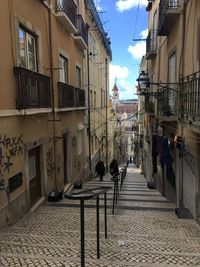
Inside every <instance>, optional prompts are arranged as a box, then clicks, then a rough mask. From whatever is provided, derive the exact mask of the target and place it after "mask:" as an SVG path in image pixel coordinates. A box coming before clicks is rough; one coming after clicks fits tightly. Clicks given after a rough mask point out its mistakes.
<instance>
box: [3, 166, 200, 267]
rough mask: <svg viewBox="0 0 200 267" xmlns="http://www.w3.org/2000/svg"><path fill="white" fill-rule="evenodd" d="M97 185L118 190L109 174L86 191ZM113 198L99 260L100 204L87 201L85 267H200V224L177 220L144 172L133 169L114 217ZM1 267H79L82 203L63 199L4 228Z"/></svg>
mask: <svg viewBox="0 0 200 267" xmlns="http://www.w3.org/2000/svg"><path fill="white" fill-rule="evenodd" d="M98 185H113V182H112V181H111V180H110V175H108V174H107V175H106V177H104V181H103V182H100V181H99V179H95V180H93V181H90V182H89V183H87V184H85V185H84V187H85V188H91V187H94V186H98ZM112 193H113V191H109V192H108V193H107V198H108V239H107V240H106V239H105V238H104V216H103V213H104V212H103V209H100V259H97V258H96V210H95V203H96V201H95V200H91V201H88V202H86V208H85V231H86V232H85V239H86V248H85V253H86V267H87V266H88V267H89V266H92V267H112V266H113V267H122V266H123V267H126V266H127V267H128V266H140V267H142V266H146V267H147V266H148V267H156V266H157V267H166V266H170V267H173V266H179V267H183V266H200V227H199V225H198V224H197V223H196V222H195V221H194V220H191V219H179V218H177V216H176V215H175V213H174V208H175V206H174V205H173V204H172V203H170V202H169V201H167V200H166V199H165V198H164V197H162V196H161V195H160V194H159V193H158V192H157V191H156V190H150V189H148V188H147V186H146V180H145V179H144V178H143V176H142V175H140V171H139V169H136V168H135V167H134V166H133V165H129V167H128V169H127V176H126V178H125V181H124V184H123V188H122V190H121V191H120V198H119V201H118V204H117V208H116V210H115V215H112ZM52 204H53V205H52ZM101 204H103V198H102V197H100V205H101ZM66 206H67V207H66ZM0 266H10V267H18V266H23V267H25V266H29V267H36V266H37V267H39V266H42V267H46V266H51V267H54V266H55V267H61V266H66V267H67V266H69V267H79V266H80V209H79V201H77V202H74V201H72V200H66V199H64V200H62V201H61V202H59V203H51V205H48V206H41V207H39V208H38V209H37V210H36V211H34V212H33V213H29V214H28V215H27V216H25V217H24V218H23V219H21V220H20V221H19V222H18V223H17V224H15V225H14V226H13V227H7V228H4V229H2V230H1V231H0Z"/></svg>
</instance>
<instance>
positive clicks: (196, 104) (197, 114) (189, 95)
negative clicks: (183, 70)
mask: <svg viewBox="0 0 200 267" xmlns="http://www.w3.org/2000/svg"><path fill="white" fill-rule="evenodd" d="M181 82H182V88H181V94H180V112H181V114H182V115H183V118H184V119H186V120H190V121H200V72H196V73H193V74H191V75H189V76H187V77H185V78H183V79H182V81H181Z"/></svg>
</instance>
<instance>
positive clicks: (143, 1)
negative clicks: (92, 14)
mask: <svg viewBox="0 0 200 267" xmlns="http://www.w3.org/2000/svg"><path fill="white" fill-rule="evenodd" d="M147 3H148V2H147V0H118V1H117V3H116V8H117V10H118V11H120V12H123V11H124V10H129V9H131V8H133V7H137V6H138V5H139V6H145V7H146V6H147Z"/></svg>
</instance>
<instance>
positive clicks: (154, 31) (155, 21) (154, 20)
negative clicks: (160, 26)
mask: <svg viewBox="0 0 200 267" xmlns="http://www.w3.org/2000/svg"><path fill="white" fill-rule="evenodd" d="M152 38H153V42H152V45H153V50H156V49H157V10H156V11H155V13H154V16H153V36H152Z"/></svg>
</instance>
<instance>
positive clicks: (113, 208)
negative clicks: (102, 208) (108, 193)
mask: <svg viewBox="0 0 200 267" xmlns="http://www.w3.org/2000/svg"><path fill="white" fill-rule="evenodd" d="M113 178H114V177H113ZM114 210H115V180H114V193H113V207H112V215H114Z"/></svg>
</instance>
